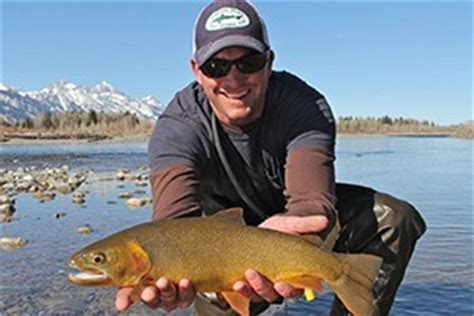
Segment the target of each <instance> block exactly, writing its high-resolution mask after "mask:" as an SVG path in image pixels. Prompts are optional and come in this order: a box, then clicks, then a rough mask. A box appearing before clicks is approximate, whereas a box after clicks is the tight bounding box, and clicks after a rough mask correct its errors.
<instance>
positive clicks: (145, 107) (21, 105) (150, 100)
mask: <svg viewBox="0 0 474 316" xmlns="http://www.w3.org/2000/svg"><path fill="white" fill-rule="evenodd" d="M163 109H164V107H163V105H162V104H161V103H160V102H159V101H158V100H157V99H156V98H155V97H153V96H151V95H149V96H146V97H143V98H132V97H129V96H127V95H125V94H124V93H123V92H121V91H119V90H117V89H115V88H114V87H113V86H112V85H111V84H109V83H107V82H105V81H102V82H101V83H99V84H97V85H95V86H93V87H82V86H78V85H75V84H74V83H71V82H67V81H57V82H53V83H52V84H50V85H49V86H47V87H46V88H44V89H42V90H39V91H29V92H25V91H21V90H18V89H15V88H12V87H9V86H7V85H5V84H2V83H0V116H4V117H7V118H9V119H13V120H23V119H26V118H33V117H35V116H36V115H37V114H38V113H41V112H43V113H44V112H62V111H89V110H95V111H104V112H125V111H129V112H130V113H134V114H136V115H137V116H138V117H140V118H145V119H156V118H157V117H158V116H159V115H160V114H161V112H163Z"/></svg>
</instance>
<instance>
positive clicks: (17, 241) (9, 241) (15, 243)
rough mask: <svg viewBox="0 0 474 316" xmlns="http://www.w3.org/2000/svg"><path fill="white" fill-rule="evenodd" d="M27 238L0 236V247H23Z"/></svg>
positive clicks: (9, 248)
mask: <svg viewBox="0 0 474 316" xmlns="http://www.w3.org/2000/svg"><path fill="white" fill-rule="evenodd" d="M27 243H28V240H26V239H24V238H21V237H2V238H0V247H1V248H3V249H6V250H12V249H17V248H21V247H24V246H25V245H26V244H27Z"/></svg>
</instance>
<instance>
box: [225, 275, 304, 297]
mask: <svg viewBox="0 0 474 316" xmlns="http://www.w3.org/2000/svg"><path fill="white" fill-rule="evenodd" d="M245 278H246V281H237V282H235V284H234V286H233V289H234V291H236V292H239V293H240V294H242V295H243V296H245V297H247V298H249V299H250V300H251V301H252V302H260V301H263V300H265V301H267V302H269V303H272V302H274V301H276V300H277V299H278V298H279V297H280V296H282V297H284V298H295V297H298V296H301V295H302V294H303V290H302V289H296V288H294V287H292V286H291V285H289V284H287V283H283V282H278V283H275V284H273V283H272V282H271V281H270V280H268V279H267V278H266V277H265V276H264V275H262V274H260V273H258V272H257V271H255V270H253V269H248V270H247V271H245Z"/></svg>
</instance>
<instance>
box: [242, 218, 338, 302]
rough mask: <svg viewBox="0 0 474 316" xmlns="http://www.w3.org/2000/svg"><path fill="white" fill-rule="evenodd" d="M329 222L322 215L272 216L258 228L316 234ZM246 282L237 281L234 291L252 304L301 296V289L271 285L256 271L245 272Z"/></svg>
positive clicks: (279, 284) (284, 285) (283, 285)
mask: <svg viewBox="0 0 474 316" xmlns="http://www.w3.org/2000/svg"><path fill="white" fill-rule="evenodd" d="M328 223H329V221H328V219H327V217H326V216H324V215H311V216H305V217H302V216H291V215H290V216H289V215H274V216H272V217H270V218H268V219H267V220H265V221H264V222H262V223H261V224H260V225H259V227H260V228H266V229H273V230H277V231H280V232H284V233H287V234H291V235H300V234H308V233H318V232H321V231H322V230H324V229H325V228H326V227H327V225H328ZM245 278H246V281H238V282H236V283H235V284H234V287H233V289H234V291H236V292H239V293H240V294H242V295H244V296H245V297H248V298H249V299H250V300H251V301H252V302H259V301H262V300H265V301H267V302H270V303H271V302H274V301H276V300H277V299H278V298H279V297H280V296H282V297H284V298H295V297H298V296H301V295H302V294H303V289H297V288H295V287H293V286H291V285H290V284H287V283H284V282H277V283H275V284H273V283H272V282H271V281H270V280H269V279H268V278H266V277H265V276H264V275H262V274H260V273H259V272H258V271H255V270H253V269H248V270H247V271H245Z"/></svg>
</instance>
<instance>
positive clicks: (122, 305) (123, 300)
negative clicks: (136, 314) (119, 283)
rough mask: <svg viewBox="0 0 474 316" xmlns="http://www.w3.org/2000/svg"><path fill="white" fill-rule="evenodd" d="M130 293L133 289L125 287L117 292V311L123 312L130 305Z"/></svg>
mask: <svg viewBox="0 0 474 316" xmlns="http://www.w3.org/2000/svg"><path fill="white" fill-rule="evenodd" d="M132 291H133V288H131V287H125V288H122V289H119V290H118V292H117V296H116V298H115V307H116V308H117V310H118V311H120V312H123V311H124V310H126V309H127V308H129V307H130V305H132V299H131V296H132Z"/></svg>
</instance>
